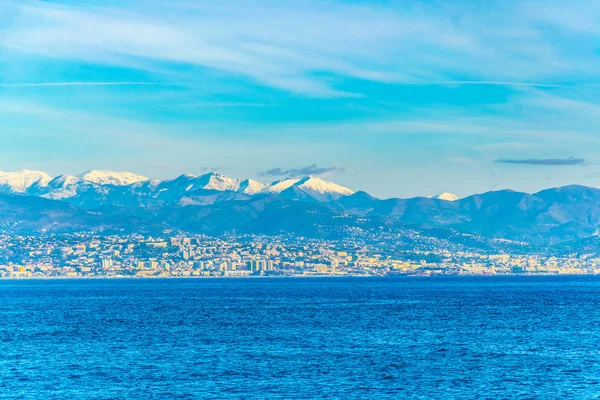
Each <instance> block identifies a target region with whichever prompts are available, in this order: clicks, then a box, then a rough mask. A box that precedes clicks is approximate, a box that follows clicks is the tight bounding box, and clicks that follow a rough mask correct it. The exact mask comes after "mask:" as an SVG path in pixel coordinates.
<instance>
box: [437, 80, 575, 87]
mask: <svg viewBox="0 0 600 400" xmlns="http://www.w3.org/2000/svg"><path fill="white" fill-rule="evenodd" d="M432 83H434V84H437V85H494V86H534V87H568V85H557V84H551V83H535V82H501V81H446V82H432Z"/></svg>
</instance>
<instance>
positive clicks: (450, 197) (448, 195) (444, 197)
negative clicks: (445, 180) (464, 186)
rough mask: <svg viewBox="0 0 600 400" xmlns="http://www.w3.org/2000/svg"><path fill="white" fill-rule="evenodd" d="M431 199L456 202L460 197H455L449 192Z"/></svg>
mask: <svg viewBox="0 0 600 400" xmlns="http://www.w3.org/2000/svg"><path fill="white" fill-rule="evenodd" d="M432 198H433V199H438V200H446V201H456V200H459V199H460V197H458V196H457V195H455V194H453V193H449V192H444V193H440V194H438V195H435V196H433V197H432Z"/></svg>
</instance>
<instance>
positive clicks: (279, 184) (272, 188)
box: [262, 178, 299, 193]
mask: <svg viewBox="0 0 600 400" xmlns="http://www.w3.org/2000/svg"><path fill="white" fill-rule="evenodd" d="M298 181H299V179H292V178H285V179H281V180H278V181H275V182H273V183H271V185H269V186H268V187H267V188H265V189H264V190H262V191H263V192H264V193H281V192H283V191H284V190H286V189H289V188H290V187H291V186H293V185H295V184H296V183H298Z"/></svg>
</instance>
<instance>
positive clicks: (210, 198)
mask: <svg viewBox="0 0 600 400" xmlns="http://www.w3.org/2000/svg"><path fill="white" fill-rule="evenodd" d="M0 193H9V194H27V195H31V196H37V197H43V198H46V199H52V200H61V201H67V202H69V203H72V204H74V205H76V206H78V207H83V208H98V207H103V206H116V207H160V206H165V205H175V206H185V205H207V204H214V203H219V202H226V201H248V200H250V199H251V198H252V196H255V195H260V196H279V197H283V198H286V199H293V200H305V201H311V202H315V201H316V202H327V201H332V200H338V199H339V198H341V197H344V196H349V195H351V194H353V193H354V192H353V191H352V190H350V189H348V188H345V187H343V186H340V185H336V184H335V183H332V182H327V181H324V180H322V179H320V178H316V177H313V176H307V177H304V178H301V179H292V178H287V179H283V180H280V181H275V182H273V183H271V184H270V185H266V184H264V183H262V182H259V181H255V180H253V179H244V180H242V179H236V178H230V177H228V176H226V175H222V174H219V173H216V172H210V173H207V174H204V175H200V176H196V175H190V174H184V175H180V176H178V177H177V178H174V179H167V180H158V179H148V178H146V177H145V176H141V175H137V174H133V173H131V172H112V171H102V170H92V171H88V172H84V173H82V174H80V175H60V176H57V177H56V178H52V177H51V176H50V175H48V174H46V173H44V172H41V171H29V170H21V171H18V172H0Z"/></svg>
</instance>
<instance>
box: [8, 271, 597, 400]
mask: <svg viewBox="0 0 600 400" xmlns="http://www.w3.org/2000/svg"><path fill="white" fill-rule="evenodd" d="M599 396H600V278H590V277H568V278H558V277H557V278H550V277H512V278H508V277H485V278H484V277H480V278H458V277H455V278H451V277H449V278H441V277H440V278H386V279H383V278H382V279H379V278H365V279H363V278H329V279H328V278H307V279H301V278H297V279H195V280H194V279H189V280H188V279H173V280H46V281H0V398H2V399H21V398H22V399H194V398H239V399H291V398H294V399H312V398H340V399H352V398H356V399H364V398H377V399H379V398H415V399H418V398H421V399H431V398H439V399H451V398H461V399H464V398H469V399H471V398H473V399H476V398H481V399H484V398H492V399H497V398H519V399H520V398H560V399H566V398H596V397H599Z"/></svg>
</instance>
